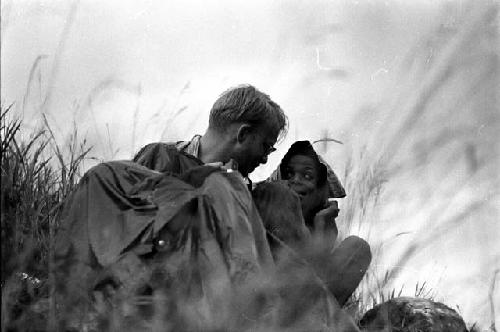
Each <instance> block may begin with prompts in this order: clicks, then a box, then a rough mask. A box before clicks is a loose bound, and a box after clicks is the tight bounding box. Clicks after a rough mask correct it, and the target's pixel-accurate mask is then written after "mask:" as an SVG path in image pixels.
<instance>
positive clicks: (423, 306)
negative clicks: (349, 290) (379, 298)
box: [359, 297, 467, 332]
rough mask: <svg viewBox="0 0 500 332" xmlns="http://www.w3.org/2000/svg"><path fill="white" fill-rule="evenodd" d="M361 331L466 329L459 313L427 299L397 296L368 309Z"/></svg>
mask: <svg viewBox="0 0 500 332" xmlns="http://www.w3.org/2000/svg"><path fill="white" fill-rule="evenodd" d="M359 324H360V328H361V330H362V331H367V332H376V331H394V332H396V331H398V332H467V328H466V326H465V322H464V320H463V319H462V317H460V315H459V314H458V313H457V312H456V311H455V310H453V309H451V308H449V307H447V306H446V305H444V304H442V303H439V302H434V301H431V300H427V299H421V298H415V297H399V298H394V299H391V300H389V301H387V302H384V303H381V304H378V305H376V306H375V307H373V309H370V310H368V311H367V312H366V313H365V315H364V316H363V318H362V319H361V321H360V322H359Z"/></svg>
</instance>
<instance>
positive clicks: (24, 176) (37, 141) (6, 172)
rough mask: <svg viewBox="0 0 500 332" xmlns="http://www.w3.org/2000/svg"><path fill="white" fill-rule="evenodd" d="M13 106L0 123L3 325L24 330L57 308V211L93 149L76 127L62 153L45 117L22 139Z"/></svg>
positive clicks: (41, 322) (45, 318) (43, 319)
mask: <svg viewBox="0 0 500 332" xmlns="http://www.w3.org/2000/svg"><path fill="white" fill-rule="evenodd" d="M11 108H12V105H10V106H7V107H5V108H4V107H3V106H2V113H1V129H0V137H1V170H2V174H1V179H2V187H1V228H2V234H1V243H2V244H1V246H2V263H1V264H2V269H1V283H2V331H7V330H9V329H10V328H13V327H17V329H19V330H26V329H28V327H29V324H31V323H32V320H33V319H35V318H36V317H38V318H39V319H40V321H38V322H37V324H46V323H47V317H48V316H47V315H48V313H49V308H50V309H51V310H52V311H53V310H54V307H53V303H51V302H50V300H51V292H52V285H51V278H50V275H51V273H50V270H51V264H52V262H51V261H52V260H51V254H52V249H53V248H52V246H53V243H54V235H55V233H56V232H57V229H58V227H59V218H58V216H59V213H60V211H61V208H62V204H63V202H64V199H65V198H66V197H67V196H68V194H69V193H70V192H71V191H72V190H73V188H74V186H75V185H76V183H77V181H78V179H79V175H80V173H79V172H80V166H81V163H82V161H83V159H84V158H85V157H86V156H87V154H88V152H89V151H90V148H87V147H86V141H85V140H83V141H82V142H80V140H81V138H80V137H79V136H78V132H77V130H76V128H75V130H74V132H73V133H72V135H71V137H70V138H69V140H68V143H67V144H68V145H67V148H68V151H69V153H65V152H64V153H63V151H62V147H60V146H59V145H58V144H57V143H56V142H55V140H54V135H53V133H52V130H51V128H50V127H49V126H48V124H47V123H46V122H45V124H46V125H45V127H44V129H40V130H37V131H35V132H33V133H31V134H30V135H29V137H28V138H27V139H26V140H25V139H23V138H22V137H21V135H20V134H21V132H23V131H24V128H23V124H22V120H21V119H18V118H14V117H13V114H12V113H11V112H10V111H11ZM25 134H26V133H25ZM65 151H66V150H65ZM40 310H42V311H43V314H42V313H41V312H40Z"/></svg>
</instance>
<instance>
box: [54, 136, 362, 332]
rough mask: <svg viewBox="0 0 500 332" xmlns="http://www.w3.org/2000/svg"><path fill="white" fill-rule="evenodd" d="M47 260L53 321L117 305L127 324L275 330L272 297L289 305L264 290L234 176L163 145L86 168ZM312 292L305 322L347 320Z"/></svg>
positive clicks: (262, 246) (251, 218)
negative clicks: (311, 313) (310, 317)
mask: <svg viewBox="0 0 500 332" xmlns="http://www.w3.org/2000/svg"><path fill="white" fill-rule="evenodd" d="M54 262H55V277H56V290H57V293H58V295H59V300H58V302H59V303H60V311H59V314H60V318H59V320H60V321H61V324H64V325H65V327H68V326H69V327H73V328H77V329H81V328H82V326H85V328H86V329H89V330H92V329H94V330H103V329H106V328H107V327H108V328H109V324H110V323H109V321H107V322H106V320H107V319H108V320H109V319H111V318H110V317H114V316H113V315H112V314H111V313H115V314H116V312H117V311H118V312H119V314H118V316H119V317H120V320H119V321H120V322H121V323H120V324H125V325H124V326H125V327H126V328H127V330H129V329H130V330H142V329H145V330H147V329H150V328H151V325H150V324H151V323H150V322H151V321H154V320H155V319H158V317H161V319H163V320H164V321H166V322H168V326H166V327H165V330H167V331H169V330H170V331H175V330H186V329H189V330H193V329H194V330H200V329H201V330H204V329H217V328H228V327H229V328H230V329H231V328H232V329H234V328H237V329H239V330H244V329H252V328H255V327H256V326H259V325H262V326H266V327H270V326H274V327H276V329H275V330H278V327H279V326H280V325H281V323H280V320H279V319H276V315H277V314H276V312H277V310H278V309H276V308H281V309H279V310H281V311H280V312H283V311H285V312H287V310H288V309H287V308H294V305H292V304H290V305H288V304H283V301H280V300H276V299H277V297H278V296H279V294H278V293H279V292H277V291H276V285H277V284H280V283H279V282H278V281H277V279H276V274H275V272H274V263H273V259H272V256H271V253H270V249H269V245H268V243H267V240H266V236H265V229H264V227H263V224H262V221H261V218H260V216H259V214H258V212H257V210H256V207H255V205H254V203H253V201H252V197H251V194H250V192H249V191H248V188H247V186H246V184H245V182H244V179H243V178H242V176H241V175H240V174H239V173H238V172H236V171H235V172H227V171H224V170H221V169H219V168H214V167H209V166H203V165H202V163H201V161H200V160H198V159H197V158H195V157H193V156H192V155H189V154H187V153H184V152H183V151H179V149H178V147H177V146H176V145H174V144H162V143H160V144H153V145H149V146H147V147H146V148H144V149H143V150H141V152H140V153H139V154H138V155H137V156H136V158H134V161H133V162H132V161H114V162H107V163H103V164H100V165H98V166H96V167H94V168H92V169H91V170H89V171H88V172H87V173H86V174H85V175H84V176H83V178H82V179H81V181H80V183H79V184H78V186H77V188H76V190H75V191H74V192H73V194H72V196H71V197H70V198H68V200H67V202H66V205H65V208H64V212H63V216H62V220H61V230H60V231H59V233H58V235H57V241H56V249H55V261H54ZM301 278H305V277H304V276H301ZM306 284H308V283H307V282H306ZM281 286H283V283H282V284H281ZM318 287H319V288H318ZM316 289H321V286H317V287H316ZM316 298H317V299H318V300H314V301H313V302H317V301H322V302H321V303H323V304H325V303H326V304H328V305H321V304H319V305H320V307H321V308H322V309H321V310H322V312H324V314H323V315H322V317H325V319H324V320H323V321H322V322H317V321H315V322H313V323H312V324H313V325H314V324H316V325H318V324H320V326H321V327H322V328H323V327H324V328H325V330H331V328H333V326H340V325H339V324H341V325H342V326H344V325H345V326H346V328H345V329H344V328H342V329H337V330H338V331H344V330H345V331H350V330H355V327H354V325H353V324H352V322H351V321H350V320H349V319H348V318H346V317H345V315H344V314H343V313H342V312H341V311H340V308H338V304H336V303H335V300H333V299H332V297H331V296H329V295H328V294H327V292H323V293H322V296H319V297H316ZM117 299H119V300H121V301H122V302H119V301H118V300H117ZM158 299H160V300H158ZM158 301H159V302H158ZM109 303H112V304H111V305H109ZM117 303H122V304H124V303H125V304H127V305H118V304H117ZM130 303H133V304H134V305H133V306H130V305H129V304H130ZM158 303H160V304H158ZM110 308H111V309H110ZM285 309H287V310H285ZM302 310H303V311H304V312H307V309H302ZM110 312H111V313H110ZM339 315H340V316H339ZM103 316H105V317H104V318H103ZM336 316H339V317H341V319H334V320H333V321H332V319H333V317H336ZM143 318H144V319H143ZM99 324H101V325H99ZM106 324H108V325H106ZM141 324H142V325H141ZM316 325H314V326H316ZM316 327H317V326H316Z"/></svg>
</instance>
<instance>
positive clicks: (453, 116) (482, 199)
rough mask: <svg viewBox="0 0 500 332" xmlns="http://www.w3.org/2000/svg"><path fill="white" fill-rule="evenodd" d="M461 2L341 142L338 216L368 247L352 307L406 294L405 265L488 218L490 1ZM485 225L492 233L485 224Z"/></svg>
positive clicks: (485, 250)
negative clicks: (352, 135) (353, 136)
mask: <svg viewBox="0 0 500 332" xmlns="http://www.w3.org/2000/svg"><path fill="white" fill-rule="evenodd" d="M461 4H462V6H463V7H462V12H461V13H460V14H459V15H457V17H456V21H455V22H454V24H453V25H451V26H444V25H440V26H438V27H436V28H435V29H434V30H433V31H430V32H429V34H428V35H427V36H425V37H424V38H423V39H422V40H421V41H420V43H419V44H418V45H416V46H415V47H414V48H413V49H411V50H409V53H408V55H407V57H406V58H405V59H403V60H402V61H401V64H400V66H399V67H400V71H399V72H398V73H396V74H394V75H393V77H392V79H393V82H394V83H393V85H391V86H389V88H388V94H387V95H386V96H385V97H386V98H385V99H384V100H383V101H382V102H380V103H379V104H378V105H375V106H372V107H371V108H369V109H365V110H363V111H362V112H360V113H359V114H358V116H357V117H355V119H354V122H353V123H351V128H354V129H353V130H354V131H357V132H359V133H361V134H362V135H364V139H363V140H362V142H361V144H359V143H358V142H346V143H347V145H348V146H350V147H352V151H351V154H350V157H349V159H348V162H347V164H346V168H345V169H346V171H345V174H344V179H345V184H346V191H347V193H348V196H347V198H346V202H345V204H344V207H343V214H341V216H340V219H339V221H338V223H339V225H341V226H340V228H341V232H343V233H344V234H352V233H354V234H359V235H361V236H363V237H365V238H367V239H368V242H369V243H370V244H372V250H373V251H374V255H373V256H374V259H373V262H372V264H371V269H370V270H369V272H368V277H367V278H366V279H365V280H364V283H363V285H362V286H361V287H360V289H359V294H358V295H359V299H358V300H359V302H360V303H361V304H360V306H361V307H360V309H361V311H364V310H366V308H369V307H370V306H371V305H373V304H374V303H379V302H382V301H384V300H386V299H387V295H388V294H389V296H395V295H397V294H398V293H399V290H400V289H401V287H402V286H403V285H406V291H403V292H402V293H405V294H406V295H412V294H410V293H411V285H408V282H407V281H405V278H408V277H409V276H411V274H412V273H409V272H408V269H409V268H414V266H415V264H419V267H417V268H414V269H415V270H416V271H418V270H419V269H420V268H422V267H423V266H430V264H431V263H430V261H431V258H429V257H423V255H422V252H425V251H426V250H427V248H434V250H436V249H439V250H440V251H438V252H439V253H442V252H444V250H445V248H446V247H445V244H444V242H445V241H446V240H447V239H448V235H451V236H454V237H456V234H455V232H456V230H457V229H460V228H461V227H464V225H467V224H470V223H471V220H475V225H476V226H475V231H481V227H485V226H483V225H494V219H495V218H496V217H498V210H497V209H495V208H494V207H493V206H492V202H494V201H495V198H498V197H499V194H500V192H499V190H498V185H499V184H500V181H499V177H498V165H499V157H500V156H499V152H500V149H499V148H498V132H499V130H500V126H499V123H500V122H499V112H498V111H499V106H498V91H500V84H499V78H498V73H499V53H498V47H497V45H498V29H497V28H498V4H497V3H494V2H486V1H483V2H466V3H461ZM450 5H451V6H454V5H455V6H457V7H458V4H450ZM446 8H448V7H445V9H446ZM453 8H455V7H453ZM448 9H450V8H448ZM444 14H447V13H444ZM443 16H445V15H443ZM495 45H496V46H495ZM417 225H420V227H417ZM487 227H492V226H487ZM490 231H491V232H493V233H496V234H500V233H499V232H498V228H497V229H495V228H494V226H493V228H491V229H490ZM451 236H450V237H451ZM464 241H465V242H464V243H461V245H460V247H458V248H456V247H451V248H449V252H452V251H454V250H463V249H464V248H469V249H471V250H472V249H476V248H479V249H481V251H480V254H479V257H477V259H478V260H479V261H481V260H482V261H484V268H487V270H490V267H491V265H492V264H494V263H495V262H497V261H495V259H497V257H498V253H495V252H493V253H492V252H491V249H493V251H494V249H495V248H490V247H487V246H486V247H485V245H486V244H483V243H475V242H472V241H471V242H468V241H467V238H466V237H464ZM485 243H486V242H485ZM487 243H488V245H494V244H492V242H491V241H490V242H487ZM432 258H434V257H432ZM436 258H437V259H440V258H443V257H436ZM417 262H418V263H417ZM485 270H486V269H485ZM464 272H468V271H467V269H466V268H465V267H464ZM431 273H432V272H431ZM487 273H489V272H487ZM455 277H456V276H455ZM488 279H489V277H488ZM424 281H426V280H421V281H420V282H421V284H422V282H424ZM447 282H448V285H449V284H450V283H453V282H454V281H451V280H450V281H447ZM448 285H446V286H448ZM484 288H485V290H486V289H487V288H488V286H487V285H486V284H485V285H484ZM434 291H435V293H436V294H437V295H439V293H440V290H439V289H435V290H434ZM393 292H395V293H393ZM436 294H435V295H436ZM490 295H491V293H490ZM461 296H462V301H464V302H469V301H470V299H465V298H463V295H461V294H456V297H455V299H456V298H460V297H461ZM490 298H491V296H490ZM476 301H477V300H476ZM487 302H488V299H487V298H485V299H484V302H483V303H487ZM475 303H476V304H478V305H479V304H480V301H477V302H475ZM451 305H455V304H451ZM491 305H492V306H493V307H494V305H493V300H491ZM478 312H479V310H474V312H471V311H468V312H467V313H466V314H467V315H469V317H468V318H469V320H472V322H473V321H474V319H475V318H473V317H472V318H471V316H470V315H475V314H477V313H478ZM481 313H482V315H483V317H481V319H482V320H483V324H484V320H485V319H491V321H492V322H494V320H495V317H494V316H492V317H484V315H488V312H487V308H485V307H483V308H482V309H481Z"/></svg>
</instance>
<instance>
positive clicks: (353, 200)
mask: <svg viewBox="0 0 500 332" xmlns="http://www.w3.org/2000/svg"><path fill="white" fill-rule="evenodd" d="M74 6H76V2H75V5H74ZM74 8H76V7H74ZM72 11H74V9H72ZM496 14H497V6H496V5H495V4H493V5H489V4H486V5H475V6H472V5H471V7H470V13H469V14H468V15H464V17H463V18H462V20H459V22H458V23H457V25H456V26H455V27H454V28H453V29H452V31H449V30H447V31H445V32H443V31H432V32H431V35H432V36H439V38H434V37H428V38H426V39H424V40H423V41H422V43H423V44H426V43H429V45H431V48H432V49H433V56H432V57H429V54H426V53H425V50H426V49H428V47H427V46H426V47H422V46H421V45H420V46H417V47H416V48H415V49H413V50H410V53H409V55H408V57H407V58H406V59H404V60H403V61H402V63H401V72H400V73H399V76H396V77H395V83H394V87H393V88H394V89H393V90H392V91H390V92H391V96H390V98H389V97H388V98H387V99H386V100H385V101H384V102H383V103H382V104H380V105H377V106H376V107H374V108H373V109H371V110H370V111H371V112H372V117H373V118H377V119H382V121H381V122H382V126H380V127H379V128H376V129H378V130H372V129H373V128H370V130H369V131H366V132H367V133H369V134H368V135H367V137H366V138H365V139H364V142H363V143H364V144H361V146H358V147H356V146H355V144H353V143H352V142H345V143H346V145H349V146H352V147H353V150H352V152H351V156H350V159H349V161H348V163H347V166H346V170H345V173H344V176H343V177H344V179H345V185H346V189H347V192H348V196H347V198H346V202H345V206H344V208H343V210H342V214H341V216H340V217H339V225H341V231H342V232H343V233H344V234H353V233H355V234H359V235H361V236H363V237H365V238H367V239H368V241H369V242H371V244H372V251H373V257H374V259H373V262H372V268H371V270H370V271H369V272H368V275H367V277H366V278H365V280H364V282H363V284H362V285H361V287H360V288H359V290H358V293H357V294H356V296H355V297H354V298H353V299H352V301H351V302H350V304H349V306H350V309H349V310H351V313H352V315H353V316H355V317H358V318H359V317H360V316H361V315H362V314H363V313H364V312H365V311H366V310H367V309H368V308H369V307H371V306H372V305H374V304H376V303H380V302H383V301H385V300H387V299H389V298H392V297H396V296H399V295H402V294H406V295H409V294H408V293H410V295H414V296H424V297H434V296H435V295H436V293H439V290H438V289H437V290H436V289H432V288H430V286H428V284H427V283H426V281H425V280H422V281H421V282H420V283H418V284H416V285H412V284H408V283H405V282H404V281H402V282H400V283H397V282H396V281H398V276H400V275H401V273H402V271H403V270H404V267H405V266H406V265H407V264H411V261H412V259H413V258H414V257H415V256H416V255H417V254H418V252H419V251H421V250H423V249H424V248H425V247H427V246H429V245H432V243H434V242H435V241H436V239H439V235H440V234H443V233H446V232H450V231H452V230H453V229H454V228H456V227H458V226H460V225H461V224H462V223H463V222H464V221H465V220H467V218H468V217H470V216H471V215H476V216H479V217H481V216H483V215H484V211H485V208H486V207H487V206H488V201H487V200H486V201H485V200H484V199H485V196H484V195H485V194H484V193H486V192H488V193H490V194H489V195H491V197H495V195H498V189H497V188H495V186H497V185H498V178H497V176H496V175H495V174H496V171H495V170H494V169H495V166H497V161H498V159H497V158H498V151H495V150H494V149H489V148H491V147H495V146H496V143H495V139H496V138H497V136H496V135H495V134H494V130H495V128H496V127H497V126H496V124H497V123H498V114H497V113H495V111H497V110H498V104H496V103H497V99H496V94H495V92H494V90H495V89H496V87H497V85H498V80H497V76H496V75H498V50H495V49H493V48H490V47H489V46H488V45H492V44H493V43H494V41H497V32H495V31H494V30H493V29H494V28H495V23H494V22H495V20H496ZM64 36H65V34H63V38H64V39H65V38H66V37H64ZM60 45H61V46H60V47H61V48H63V46H64V43H63V42H61V44H60ZM471 50H474V52H470V51H471ZM42 59H43V57H40V58H39V59H37V60H36V62H35V64H34V67H33V69H32V73H30V82H29V83H28V88H27V92H26V95H27V97H29V95H30V94H31V90H30V89H31V83H32V82H31V80H35V78H34V77H35V75H34V74H33V73H34V72H35V71H36V68H37V66H38V65H39V62H40V61H41V60H42ZM56 62H57V61H56ZM470 73H472V74H470ZM56 76H57V70H54V71H53V77H56ZM53 80H55V78H53V79H51V82H53ZM118 83H121V82H118V81H115V80H108V81H103V82H102V84H101V85H98V86H97V87H96V89H94V90H93V91H92V92H91V95H90V97H89V99H88V100H89V103H88V104H89V105H90V106H89V108H91V107H92V105H91V104H92V100H93V99H92V98H94V97H95V96H97V95H98V94H99V93H100V92H101V91H103V90H104V89H107V88H109V87H112V86H116V84H118ZM51 85H52V84H49V90H50V86H51ZM120 86H121V85H120ZM134 89H135V87H134ZM134 89H133V90H134ZM492 89H493V92H492ZM134 91H136V92H134V93H136V94H137V95H138V97H140V96H141V90H140V87H138V88H136V89H135V90H134ZM497 91H498V90H497ZM450 97H452V98H450ZM50 98H51V95H46V96H45V99H43V100H44V102H43V104H42V107H41V110H44V109H45V110H48V107H49V106H50ZM23 104H26V101H24V103H23ZM138 105H139V103H138ZM137 107H139V106H137ZM11 108H12V106H7V107H4V106H2V110H1V123H2V124H1V165H2V174H1V176H2V189H1V228H2V238H1V240H2V266H1V268H2V270H1V284H2V331H7V330H9V329H10V328H17V329H19V330H29V329H30V327H33V326H34V325H37V327H40V329H43V328H44V327H47V325H48V327H54V326H55V322H54V311H55V305H54V303H53V301H52V300H51V299H52V297H51V295H52V294H51V291H52V290H51V280H50V270H51V259H50V257H51V249H52V245H53V238H54V234H55V233H56V232H57V229H58V226H59V225H58V216H59V213H60V211H61V204H62V202H63V201H64V199H65V198H66V197H67V195H68V193H70V192H71V191H72V190H73V188H74V186H75V184H76V182H77V181H78V178H79V175H80V170H81V166H82V161H83V160H84V159H85V158H86V157H87V156H88V153H89V148H88V147H87V146H86V145H87V143H86V141H85V140H83V141H81V143H80V138H79V135H78V130H77V128H76V127H75V128H74V130H73V133H72V135H71V136H70V137H69V139H68V141H67V142H66V143H65V144H64V146H61V145H60V144H59V143H58V141H57V140H56V138H55V135H56V134H57V133H55V132H53V130H52V129H51V127H50V126H49V123H48V121H47V119H46V118H45V117H43V126H42V128H43V129H40V130H37V131H34V132H32V133H30V135H28V137H27V138H26V136H27V135H26V134H27V130H26V129H25V128H24V127H23V124H22V121H21V120H20V119H16V118H14V117H13V114H12V112H11ZM185 110H186V108H185V107H179V108H178V111H177V112H175V113H173V114H171V118H170V119H169V120H170V121H169V122H173V120H177V118H178V117H179V115H180V114H182V113H183V112H184V111H185ZM89 111H90V112H91V111H92V110H91V109H90V110H89ZM160 111H161V109H160V110H159V112H160ZM359 116H360V118H357V119H356V121H355V122H354V123H353V124H352V127H353V128H358V127H359V122H364V121H362V120H363V119H364V118H365V117H366V113H360V115H359ZM134 118H135V119H136V118H137V111H136V112H135V113H134ZM436 124H437V125H436ZM483 124H484V126H482V127H480V126H481V125H483ZM478 128H480V130H479V129H478ZM481 128H482V129H481ZM364 129H366V128H364ZM165 130H166V129H165ZM139 131H140V130H137V128H136V127H135V126H134V130H133V138H132V140H133V143H132V145H133V146H134V147H135V135H136V133H137V132H139ZM478 132H480V133H482V134H481V135H479V134H478ZM21 134H24V136H23V135H21ZM162 134H165V133H162ZM107 137H108V138H107V140H108V141H109V142H110V143H109V147H110V152H109V153H110V156H113V155H114V154H116V150H115V149H114V148H113V146H112V142H111V139H110V136H109V135H108V136H107ZM100 140H101V141H102V142H104V141H106V139H102V138H101V139H100ZM491 150H493V151H491ZM459 163H461V164H460V165H462V164H465V165H466V166H465V172H466V174H467V179H465V180H464V179H462V178H460V179H459V180H458V181H451V182H450V181H448V182H450V183H444V182H442V181H441V180H442V179H443V178H445V176H446V171H447V170H449V169H452V168H453V167H455V166H454V165H456V164H459ZM443 168H444V171H443ZM415 175H416V176H419V177H421V179H422V181H421V182H420V183H418V184H419V185H421V186H419V188H405V186H406V185H407V184H414V183H415V181H414V182H410V181H407V180H408V178H411V177H413V176H415ZM426 181H428V182H430V183H431V185H430V186H431V187H432V190H430V191H426V189H427V188H425V187H423V184H424V182H426ZM479 186H481V188H480V192H479V195H475V196H474V195H473V196H472V197H471V195H469V194H468V191H469V190H473V189H475V188H477V187H479ZM417 189H418V190H417ZM450 192H451V194H450ZM474 192H475V191H474ZM464 195H465V197H466V198H467V199H466V200H465V201H464V199H463V197H462V196H464ZM402 196H406V197H410V198H411V199H408V201H411V202H409V203H406V202H404V200H402V199H401V197H402ZM443 196H445V198H443ZM464 202H465V203H464ZM410 203H411V204H410ZM456 203H459V204H461V205H460V209H458V210H457V211H450V207H453V206H454V205H455V204H456ZM394 204H396V205H399V206H398V208H400V209H401V210H404V212H405V213H401V212H400V211H398V213H393V212H392V210H393V209H392V206H393V205H394ZM422 206H426V208H425V209H424V210H423V211H422V209H421V207H422ZM451 210H453V209H451ZM398 218H401V219H403V218H404V219H403V220H404V221H405V222H407V223H408V224H411V223H417V221H423V222H424V225H425V226H424V227H423V228H422V229H414V228H410V229H409V230H407V231H398V232H397V233H394V234H389V235H388V236H385V237H383V238H380V236H379V235H378V234H379V233H380V229H381V228H383V227H386V225H387V223H386V222H385V220H389V221H394V220H396V221H397V220H398ZM431 226H432V227H431ZM400 240H403V242H404V243H405V244H406V245H405V247H404V248H403V249H402V250H398V251H397V252H396V253H395V252H391V250H390V249H391V247H390V246H388V245H387V243H388V242H390V241H400ZM400 249H401V248H400ZM388 255H393V256H396V259H395V262H394V263H392V264H391V265H390V266H387V265H384V262H383V259H384V257H386V256H388ZM495 280H496V279H495V277H494V278H493V282H492V286H491V290H490V291H489V293H490V303H491V313H492V316H493V317H494V315H495V309H498V308H495V306H494V304H493V303H494V302H493V301H494V300H493V295H492V294H493V292H494V290H495ZM283 282H285V281H283ZM273 287H280V285H274V286H273ZM160 295H161V294H160ZM160 295H158V294H157V296H156V297H154V298H153V299H149V300H151V301H153V302H154V301H156V302H157V303H164V301H163V299H162V296H160ZM165 310H166V309H165ZM157 312H158V314H157V315H156V316H155V319H154V322H153V324H156V325H157V329H160V328H161V327H162V326H163V327H165V326H168V322H167V321H166V317H165V315H164V314H165V313H164V312H163V313H162V312H161V311H157ZM102 315H103V316H107V317H108V318H109V319H108V320H109V321H108V323H109V325H108V327H109V328H110V329H113V326H115V327H116V328H115V329H116V330H119V329H120V328H122V327H124V321H120V319H121V318H122V317H121V316H120V312H119V310H118V311H113V312H112V313H111V314H110V313H109V312H106V311H103V314H102ZM33 322H36V324H33ZM215 325H216V324H215V322H214V326H215ZM491 325H492V327H491V331H494V330H495V324H494V319H492V324H491ZM125 327H126V326H125Z"/></svg>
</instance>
